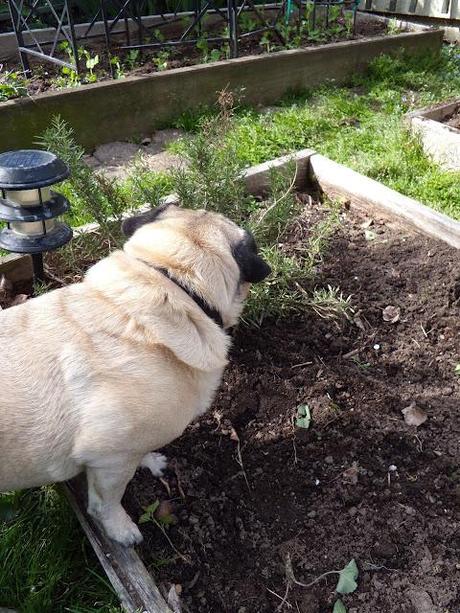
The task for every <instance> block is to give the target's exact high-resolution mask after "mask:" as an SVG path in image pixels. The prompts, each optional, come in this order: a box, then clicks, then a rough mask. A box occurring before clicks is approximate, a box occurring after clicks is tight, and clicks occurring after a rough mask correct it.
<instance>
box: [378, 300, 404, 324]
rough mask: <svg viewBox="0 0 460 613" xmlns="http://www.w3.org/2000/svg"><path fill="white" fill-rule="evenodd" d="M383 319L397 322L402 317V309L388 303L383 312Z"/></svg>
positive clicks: (392, 322)
mask: <svg viewBox="0 0 460 613" xmlns="http://www.w3.org/2000/svg"><path fill="white" fill-rule="evenodd" d="M382 317H383V321H387V322H389V323H391V324H395V323H396V322H398V321H399V318H400V317H401V309H400V308H399V307H396V306H393V305H391V304H390V305H388V306H387V307H385V308H384V309H383V312H382Z"/></svg>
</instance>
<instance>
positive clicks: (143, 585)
mask: <svg viewBox="0 0 460 613" xmlns="http://www.w3.org/2000/svg"><path fill="white" fill-rule="evenodd" d="M62 487H63V490H64V493H65V495H66V497H67V499H68V500H69V502H70V505H71V506H72V509H73V510H74V511H75V514H76V516H77V518H78V521H79V522H80V524H81V527H82V528H83V530H84V532H85V534H86V536H87V537H88V540H89V542H90V543H91V545H92V547H93V549H94V551H95V553H96V555H97V557H98V559H99V562H100V563H101V566H102V568H103V569H104V571H105V573H106V575H107V577H108V579H109V580H110V582H111V584H112V585H113V587H114V589H115V591H116V593H117V596H118V598H119V599H120V603H121V605H122V607H123V609H124V610H125V611H126V612H127V613H173V611H172V610H171V609H170V608H169V607H168V605H167V604H166V601H165V599H164V598H163V596H162V595H161V593H160V591H159V589H158V588H157V586H156V585H155V582H154V581H153V578H152V576H151V575H150V574H149V572H148V570H147V569H146V568H145V566H144V564H143V563H142V561H141V559H140V558H139V556H138V555H137V553H136V551H135V550H134V549H133V548H132V547H123V546H122V545H119V544H118V543H116V542H115V541H112V540H111V539H109V538H108V537H107V536H105V534H104V531H103V530H102V529H101V528H100V527H99V525H98V524H97V523H96V522H95V521H94V520H93V519H91V518H90V517H89V515H88V514H87V512H86V493H85V492H86V479H85V478H84V477H78V478H76V479H73V480H72V481H70V482H68V483H65V484H64V485H63V486H62Z"/></svg>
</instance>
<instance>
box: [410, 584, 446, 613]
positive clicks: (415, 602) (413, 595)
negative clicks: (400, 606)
mask: <svg viewBox="0 0 460 613" xmlns="http://www.w3.org/2000/svg"><path fill="white" fill-rule="evenodd" d="M407 595H408V597H409V600H410V601H411V603H412V606H413V607H414V613H438V612H439V609H438V607H435V606H434V604H433V601H432V600H431V596H430V595H429V594H428V592H425V591H424V590H420V589H413V590H410V591H409V592H408V593H407Z"/></svg>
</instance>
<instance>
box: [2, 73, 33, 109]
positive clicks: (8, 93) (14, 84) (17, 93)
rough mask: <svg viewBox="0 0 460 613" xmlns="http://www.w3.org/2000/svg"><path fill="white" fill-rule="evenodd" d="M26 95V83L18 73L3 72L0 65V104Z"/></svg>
mask: <svg viewBox="0 0 460 613" xmlns="http://www.w3.org/2000/svg"><path fill="white" fill-rule="evenodd" d="M26 94H27V83H26V81H25V79H23V78H22V77H21V76H20V75H19V73H18V72H14V71H11V70H3V64H0V102H3V101H4V100H10V99H11V98H20V97H21V96H25V95H26Z"/></svg>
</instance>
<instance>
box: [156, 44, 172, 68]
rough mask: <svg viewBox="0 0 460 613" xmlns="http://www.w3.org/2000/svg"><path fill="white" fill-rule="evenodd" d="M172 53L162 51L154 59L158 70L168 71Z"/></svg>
mask: <svg viewBox="0 0 460 613" xmlns="http://www.w3.org/2000/svg"><path fill="white" fill-rule="evenodd" d="M169 59H170V53H169V51H166V50H165V49H164V50H163V51H160V52H159V53H158V55H157V56H156V57H155V58H154V59H153V63H154V64H155V66H156V68H157V70H158V71H159V72H162V71H163V70H167V69H168V66H169Z"/></svg>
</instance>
